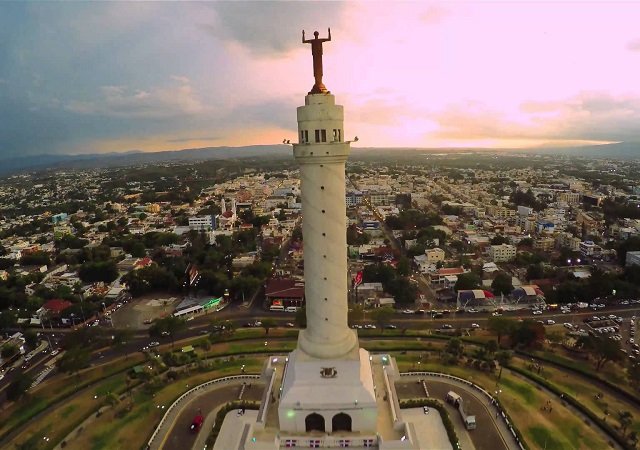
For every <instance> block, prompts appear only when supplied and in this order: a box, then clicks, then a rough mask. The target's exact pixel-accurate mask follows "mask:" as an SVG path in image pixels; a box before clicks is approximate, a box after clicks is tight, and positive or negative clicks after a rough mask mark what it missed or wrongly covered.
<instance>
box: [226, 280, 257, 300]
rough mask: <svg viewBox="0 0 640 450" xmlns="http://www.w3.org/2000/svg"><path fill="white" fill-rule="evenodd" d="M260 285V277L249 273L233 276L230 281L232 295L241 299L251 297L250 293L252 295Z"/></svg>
mask: <svg viewBox="0 0 640 450" xmlns="http://www.w3.org/2000/svg"><path fill="white" fill-rule="evenodd" d="M261 285H262V283H261V282H260V279H259V278H257V277H254V276H251V275H247V276H239V277H234V279H233V280H232V281H231V289H232V290H233V292H234V297H236V298H241V299H242V300H243V301H245V300H247V299H248V298H251V295H253V293H254V292H255V291H256V289H258V288H259V287H260V286H261Z"/></svg>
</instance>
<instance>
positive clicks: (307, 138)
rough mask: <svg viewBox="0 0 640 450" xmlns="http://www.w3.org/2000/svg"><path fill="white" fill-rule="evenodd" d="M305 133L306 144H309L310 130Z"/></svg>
mask: <svg viewBox="0 0 640 450" xmlns="http://www.w3.org/2000/svg"><path fill="white" fill-rule="evenodd" d="M303 131H304V142H309V130H303Z"/></svg>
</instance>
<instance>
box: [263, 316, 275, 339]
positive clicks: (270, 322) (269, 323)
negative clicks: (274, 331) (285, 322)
mask: <svg viewBox="0 0 640 450" xmlns="http://www.w3.org/2000/svg"><path fill="white" fill-rule="evenodd" d="M277 325H278V324H277V323H276V321H275V319H271V318H266V319H263V320H262V328H264V334H265V335H268V334H269V330H270V329H271V328H275V327H276V326H277Z"/></svg>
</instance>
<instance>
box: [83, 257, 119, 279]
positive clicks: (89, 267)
mask: <svg viewBox="0 0 640 450" xmlns="http://www.w3.org/2000/svg"><path fill="white" fill-rule="evenodd" d="M78 275H79V276H80V279H81V280H82V281H84V282H85V283H95V282H99V281H102V282H105V283H111V282H113V281H115V280H116V279H117V278H118V276H119V274H118V268H117V267H116V263H115V262H114V261H98V262H86V263H84V264H83V265H82V266H80V269H79V270H78Z"/></svg>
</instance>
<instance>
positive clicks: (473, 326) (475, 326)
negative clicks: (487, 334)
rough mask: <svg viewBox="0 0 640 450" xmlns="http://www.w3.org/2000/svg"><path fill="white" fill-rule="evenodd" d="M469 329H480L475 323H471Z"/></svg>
mask: <svg viewBox="0 0 640 450" xmlns="http://www.w3.org/2000/svg"><path fill="white" fill-rule="evenodd" d="M471 328H480V325H478V324H477V323H472V324H471Z"/></svg>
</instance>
